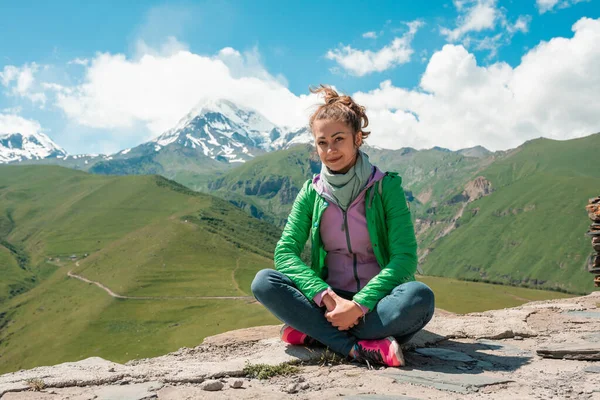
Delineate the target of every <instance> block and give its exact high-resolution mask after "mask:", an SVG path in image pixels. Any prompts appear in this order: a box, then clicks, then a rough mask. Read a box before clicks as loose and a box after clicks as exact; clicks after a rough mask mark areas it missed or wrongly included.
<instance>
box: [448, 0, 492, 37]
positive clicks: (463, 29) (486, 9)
mask: <svg viewBox="0 0 600 400" xmlns="http://www.w3.org/2000/svg"><path fill="white" fill-rule="evenodd" d="M466 4H469V5H470V7H468V6H466ZM454 5H455V6H456V9H457V10H458V11H459V16H458V18H457V22H456V25H457V26H456V28H454V29H448V28H441V30H440V32H441V34H442V35H444V36H446V38H447V39H448V40H449V41H451V42H455V41H457V40H459V39H460V38H462V37H463V36H464V35H465V34H467V33H468V32H481V31H483V30H488V29H494V28H495V27H496V20H497V19H498V17H499V15H500V12H499V10H498V9H497V8H496V0H475V1H455V2H454Z"/></svg>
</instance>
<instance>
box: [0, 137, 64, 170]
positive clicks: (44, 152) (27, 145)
mask: <svg viewBox="0 0 600 400" xmlns="http://www.w3.org/2000/svg"><path fill="white" fill-rule="evenodd" d="M66 155H67V152H66V151H65V150H63V149H62V148H60V147H59V146H58V145H57V144H56V143H54V142H53V141H52V139H50V138H49V137H48V136H46V135H45V134H43V133H41V132H37V133H30V134H22V133H19V132H15V133H3V134H0V164H1V163H9V162H13V161H23V160H41V159H43V158H49V157H64V156H66Z"/></svg>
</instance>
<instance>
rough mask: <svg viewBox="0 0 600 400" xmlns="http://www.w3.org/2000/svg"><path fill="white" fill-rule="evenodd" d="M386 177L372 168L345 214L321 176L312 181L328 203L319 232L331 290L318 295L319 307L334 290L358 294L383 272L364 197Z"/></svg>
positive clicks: (316, 296)
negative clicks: (376, 254)
mask: <svg viewBox="0 0 600 400" xmlns="http://www.w3.org/2000/svg"><path fill="white" fill-rule="evenodd" d="M383 177H384V173H383V172H381V171H380V170H379V169H378V168H377V167H373V174H372V175H371V178H370V179H369V182H368V183H367V185H366V186H365V188H364V189H363V190H362V192H361V193H360V194H359V195H358V197H357V198H356V199H355V200H354V201H353V202H352V204H350V206H349V207H348V209H347V210H346V212H345V213H344V211H343V210H342V209H341V208H340V207H338V205H337V204H335V202H334V201H333V199H332V197H331V196H330V195H329V193H328V192H327V190H326V188H325V185H324V184H323V182H322V181H321V179H320V176H319V175H317V176H316V177H315V178H314V179H313V185H314V187H315V189H316V190H317V193H318V194H319V195H320V196H322V197H324V198H325V199H326V200H327V208H326V209H325V211H324V212H323V216H322V217H321V225H320V227H319V229H320V233H321V239H322V241H323V246H324V247H325V250H326V251H327V256H326V258H325V265H326V266H327V269H328V276H327V279H326V282H327V283H328V284H329V286H330V288H328V289H327V290H324V291H322V292H320V293H318V294H317V295H315V297H314V298H313V300H314V302H315V303H316V304H317V305H318V306H320V307H322V306H323V296H324V295H325V294H326V293H328V292H329V291H330V290H331V288H335V289H341V290H344V291H347V292H352V293H356V292H358V291H360V289H362V288H363V287H364V286H365V285H366V284H367V282H369V281H370V280H371V278H373V277H374V276H375V275H377V274H378V273H379V271H381V267H380V266H379V264H378V263H377V258H376V257H375V254H374V253H373V247H372V246H371V240H370V238H369V231H368V230H367V219H366V212H365V207H366V201H365V195H366V191H367V189H368V188H369V187H370V186H372V185H373V184H375V183H376V182H377V181H379V180H380V179H382V178H383ZM356 304H358V303H356ZM358 305H359V306H360V308H361V310H362V311H363V314H366V313H367V312H368V311H369V309H368V308H367V307H365V306H363V305H361V304H358Z"/></svg>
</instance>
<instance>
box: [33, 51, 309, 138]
mask: <svg viewBox="0 0 600 400" xmlns="http://www.w3.org/2000/svg"><path fill="white" fill-rule="evenodd" d="M168 43H170V45H168V46H162V47H161V48H160V49H158V50H155V49H150V50H148V54H144V55H136V57H134V58H132V59H130V58H128V57H126V56H125V55H123V54H110V53H101V54H98V55H96V57H94V58H93V59H91V60H90V64H89V66H88V67H87V68H86V69H85V75H84V77H83V79H82V82H81V84H79V85H76V86H65V85H60V84H56V83H46V85H45V87H46V88H47V89H48V92H52V93H53V94H52V96H53V98H55V99H56V105H57V106H58V107H59V108H60V109H61V110H63V111H64V113H65V114H66V116H67V117H68V118H69V120H70V121H72V122H75V123H77V124H79V125H81V126H84V127H90V128H102V129H108V130H113V131H116V130H118V131H119V132H123V133H122V134H123V135H126V134H127V133H125V132H130V133H128V135H130V136H129V137H128V138H127V139H128V140H129V142H131V139H132V138H135V139H137V140H139V141H143V140H147V139H149V138H150V137H154V136H157V135H158V134H160V133H162V132H164V131H165V130H167V129H170V128H172V127H173V126H174V125H175V124H176V123H177V122H178V121H179V119H181V118H182V117H183V116H184V115H185V114H187V113H188V112H189V111H190V109H192V108H193V107H194V106H196V105H197V104H198V103H199V102H202V101H205V100H207V99H215V98H227V99H231V100H233V101H235V102H236V103H239V104H241V105H243V106H248V107H252V108H254V109H257V110H258V111H259V112H261V113H263V114H264V115H265V116H266V117H267V118H269V119H270V120H272V121H273V122H274V123H277V124H281V125H294V126H299V125H306V123H307V121H308V109H309V106H310V105H311V104H313V103H315V102H316V100H315V97H314V95H310V96H299V97H298V96H295V95H294V94H293V93H291V92H290V91H289V90H288V89H287V87H286V86H285V84H284V83H285V82H284V81H285V79H284V78H283V77H274V76H272V75H270V74H269V73H268V72H267V71H266V70H265V69H264V67H263V66H262V65H261V64H260V57H259V54H258V50H257V49H252V50H250V51H247V52H243V53H240V52H239V51H237V50H235V49H232V48H224V49H222V50H221V51H219V52H218V54H217V55H215V56H203V55H198V54H194V53H191V52H190V51H187V50H182V49H179V50H177V49H176V47H177V45H176V42H175V41H173V40H171V41H170V42H168ZM282 82H283V83H282ZM140 127H145V128H146V129H139V128H140ZM87 131H88V132H89V131H90V130H87ZM92 132H93V130H92ZM88 134H89V133H88ZM124 139H125V138H124Z"/></svg>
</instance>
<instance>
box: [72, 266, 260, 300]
mask: <svg viewBox="0 0 600 400" xmlns="http://www.w3.org/2000/svg"><path fill="white" fill-rule="evenodd" d="M67 275H68V276H69V277H71V278H75V279H79V280H80V281H83V282H86V283H92V284H94V285H96V286H98V287H99V288H100V289H102V290H104V291H105V292H106V293H108V294H109V295H110V296H112V297H114V298H117V299H127V300H250V301H256V300H255V299H254V297H252V296H159V297H151V296H123V295H120V294H118V293H115V292H113V291H112V290H110V289H109V288H108V287H106V286H104V285H103V284H101V283H100V282H95V281H91V280H89V279H87V278H84V277H83V276H80V275H77V274H74V273H73V272H72V271H69V272H67Z"/></svg>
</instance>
